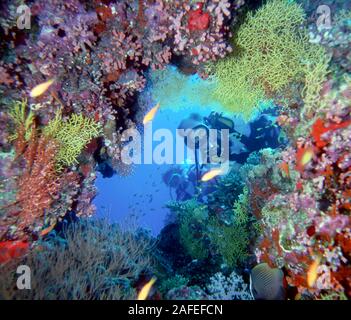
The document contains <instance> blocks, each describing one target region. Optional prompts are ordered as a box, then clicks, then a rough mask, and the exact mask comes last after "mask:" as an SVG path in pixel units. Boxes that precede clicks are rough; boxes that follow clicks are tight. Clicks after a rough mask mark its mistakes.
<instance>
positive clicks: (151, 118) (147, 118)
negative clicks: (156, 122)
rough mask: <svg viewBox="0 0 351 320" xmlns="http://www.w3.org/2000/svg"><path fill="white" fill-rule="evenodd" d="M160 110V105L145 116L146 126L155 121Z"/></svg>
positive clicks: (144, 122)
mask: <svg viewBox="0 0 351 320" xmlns="http://www.w3.org/2000/svg"><path fill="white" fill-rule="evenodd" d="M159 108H160V104H159V103H158V104H156V106H154V107H153V108H152V109H151V110H150V111H149V112H148V113H147V114H146V115H145V117H144V120H143V124H144V125H145V124H147V123H148V122H150V121H152V120H153V118H154V117H155V115H156V113H157V111H158V109H159Z"/></svg>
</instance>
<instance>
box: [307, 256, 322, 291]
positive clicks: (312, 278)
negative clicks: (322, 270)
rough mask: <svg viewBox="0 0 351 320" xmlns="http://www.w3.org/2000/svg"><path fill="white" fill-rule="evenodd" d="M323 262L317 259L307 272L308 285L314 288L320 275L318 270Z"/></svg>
mask: <svg viewBox="0 0 351 320" xmlns="http://www.w3.org/2000/svg"><path fill="white" fill-rule="evenodd" d="M320 262H321V258H320V257H317V258H316V260H315V261H313V262H312V263H311V265H310V267H309V268H308V271H307V285H308V286H309V287H310V288H312V287H313V285H314V284H315V282H316V280H317V277H318V273H317V269H318V267H319V264H320Z"/></svg>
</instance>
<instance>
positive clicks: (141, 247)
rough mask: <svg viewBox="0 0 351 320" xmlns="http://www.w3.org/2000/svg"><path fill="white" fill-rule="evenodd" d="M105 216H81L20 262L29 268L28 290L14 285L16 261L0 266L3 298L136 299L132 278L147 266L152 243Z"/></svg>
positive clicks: (37, 246) (36, 247)
mask: <svg viewBox="0 0 351 320" xmlns="http://www.w3.org/2000/svg"><path fill="white" fill-rule="evenodd" d="M133 230H134V229H133V228H126V229H122V228H121V226H118V225H115V224H110V223H109V222H108V221H106V220H86V221H84V220H81V221H79V222H76V223H75V224H72V225H70V226H69V227H68V228H67V229H65V231H64V233H63V237H60V236H59V235H54V234H53V235H51V238H50V239H48V240H46V241H41V242H39V243H37V244H36V246H35V248H34V249H33V250H32V251H31V253H30V254H28V255H27V256H26V257H24V258H22V263H23V264H26V265H28V266H29V267H30V268H31V270H32V272H33V273H32V279H33V282H32V290H18V289H15V288H14V286H13V283H16V281H15V282H13V277H14V275H15V274H16V273H15V272H14V271H15V270H16V268H17V263H18V261H17V263H16V261H12V262H11V263H9V264H6V265H2V266H0V270H1V272H0V278H1V279H0V295H1V297H2V298H3V299H39V300H43V299H45V300H67V299H73V300H77V299H79V300H81V299H82V300H96V299H111V300H116V299H135V297H136V290H135V289H134V286H135V283H136V281H137V280H138V278H139V276H140V275H141V274H142V273H146V272H148V270H150V269H151V266H152V263H151V256H150V250H151V248H152V242H151V241H150V240H149V239H147V238H145V237H143V236H139V237H138V236H137V233H136V231H135V230H134V231H133Z"/></svg>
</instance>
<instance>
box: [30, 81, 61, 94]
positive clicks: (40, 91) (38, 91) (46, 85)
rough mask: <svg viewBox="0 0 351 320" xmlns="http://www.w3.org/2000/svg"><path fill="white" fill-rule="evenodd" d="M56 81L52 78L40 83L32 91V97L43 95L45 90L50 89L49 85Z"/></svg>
mask: <svg viewBox="0 0 351 320" xmlns="http://www.w3.org/2000/svg"><path fill="white" fill-rule="evenodd" d="M54 81H55V80H54V79H50V80H48V81H46V82H43V83H41V84H38V85H37V86H35V87H34V88H33V89H32V90H31V91H30V96H31V97H32V98H36V97H39V96H41V95H42V94H43V93H44V92H46V91H47V90H48V89H49V87H50V86H51V85H52V84H53V83H54Z"/></svg>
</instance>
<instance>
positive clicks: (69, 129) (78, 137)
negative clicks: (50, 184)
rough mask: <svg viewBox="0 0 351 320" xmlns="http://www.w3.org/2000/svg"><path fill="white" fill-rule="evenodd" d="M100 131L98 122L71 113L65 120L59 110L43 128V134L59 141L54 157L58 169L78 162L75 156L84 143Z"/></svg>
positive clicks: (96, 135)
mask: <svg viewBox="0 0 351 320" xmlns="http://www.w3.org/2000/svg"><path fill="white" fill-rule="evenodd" d="M100 133H101V126H100V124H98V123H96V122H95V121H94V120H93V119H89V118H86V117H84V116H83V115H82V114H72V115H71V116H70V117H69V118H68V119H67V120H66V121H64V120H63V119H62V115H61V113H60V112H57V113H56V116H55V118H54V119H53V120H51V121H50V122H49V124H48V125H47V126H46V127H45V129H44V134H45V135H46V136H49V137H51V138H53V139H54V140H56V141H57V142H58V143H59V151H58V154H57V157H56V161H57V166H58V169H62V167H63V166H70V165H72V164H74V163H78V160H77V157H78V156H79V154H80V153H81V151H82V150H83V148H84V147H85V145H86V144H87V143H88V142H89V141H90V140H91V139H93V138H96V137H98V136H99V134H100Z"/></svg>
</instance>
